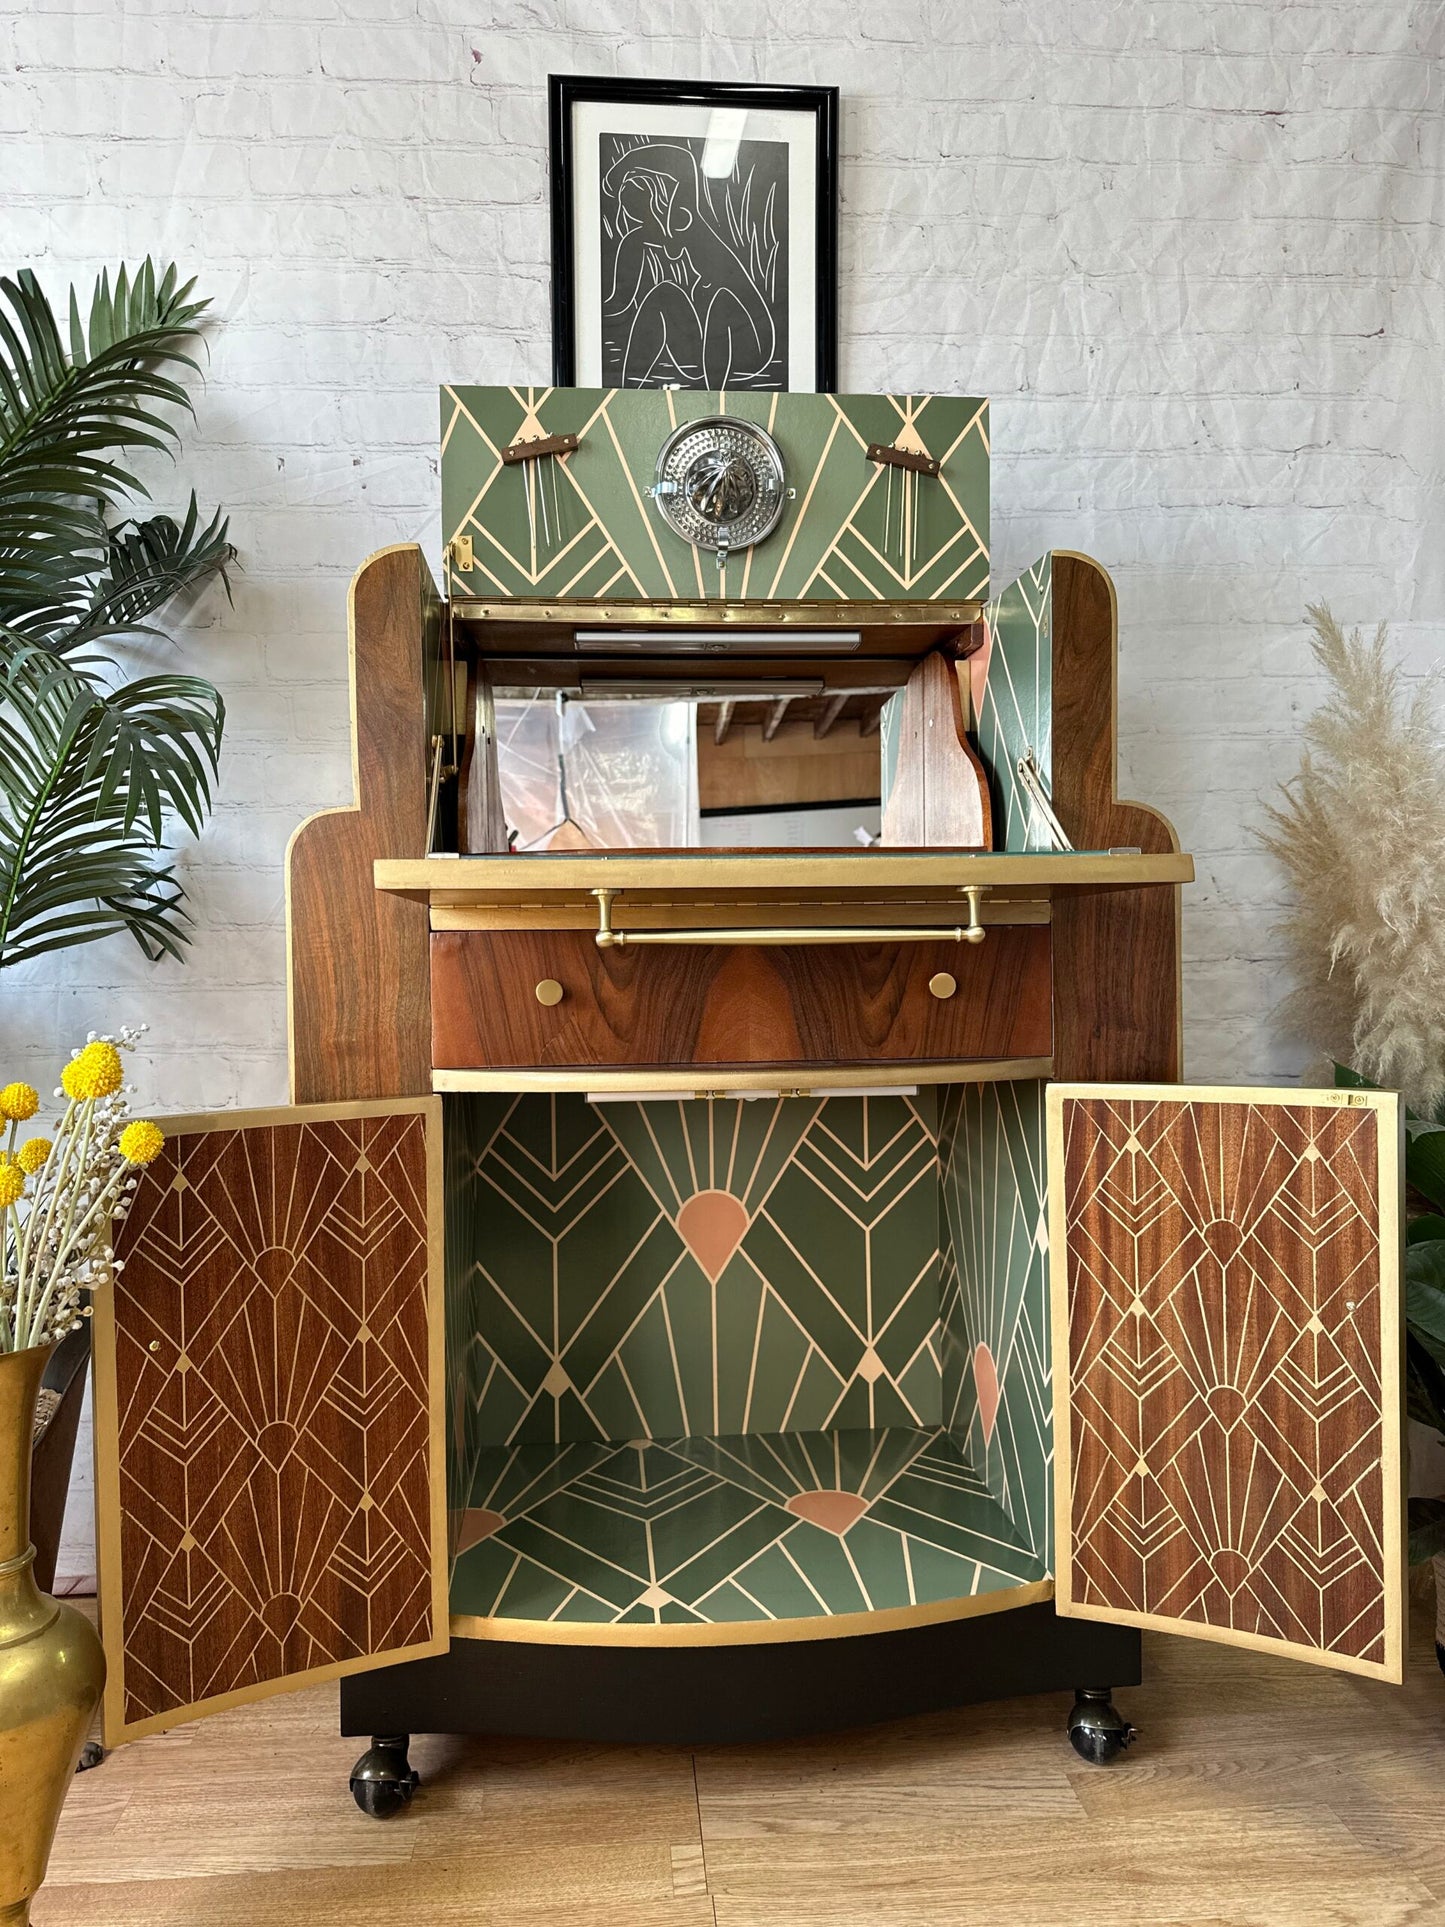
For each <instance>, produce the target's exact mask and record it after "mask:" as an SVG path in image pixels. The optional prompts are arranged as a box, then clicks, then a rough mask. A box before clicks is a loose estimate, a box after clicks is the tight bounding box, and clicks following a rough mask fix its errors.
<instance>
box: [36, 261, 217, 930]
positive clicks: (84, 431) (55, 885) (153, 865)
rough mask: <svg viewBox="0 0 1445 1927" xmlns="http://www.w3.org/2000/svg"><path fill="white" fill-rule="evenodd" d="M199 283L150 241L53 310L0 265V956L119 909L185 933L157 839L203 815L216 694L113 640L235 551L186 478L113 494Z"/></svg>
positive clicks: (158, 404)
mask: <svg viewBox="0 0 1445 1927" xmlns="http://www.w3.org/2000/svg"><path fill="white" fill-rule="evenodd" d="M193 287H194V283H193V282H186V283H184V284H181V283H180V282H179V281H178V279H177V276H176V271H175V269H174V268H166V269H164V270H161V271H157V270H156V269H155V268H154V267H153V266H152V264H151V262H150V261H149V260H147V261H146V262H145V263H143V265H142V266H141V268H140V269H139V270H138V271H137V272H136V273H135V275H134V276H131V275H129V274H128V273H127V271H126V270H125V269H124V268H122V269H121V270H120V271H119V273H118V274H117V276H116V278H115V282H114V285H113V286H112V283H111V280H110V277H109V275H108V274H102V275H101V276H100V278H99V279H98V281H97V282H96V284H95V289H94V292H93V294H92V296H91V300H90V303H89V307H88V312H87V315H86V317H85V318H84V319H82V314H81V307H80V303H79V302H78V300H77V298H76V294H75V290H74V289H73V288H72V289H71V291H70V302H69V317H68V325H67V326H66V327H64V328H62V326H61V323H60V321H59V319H58V318H57V316H56V314H55V312H54V310H53V308H52V307H51V304H50V302H49V301H48V299H47V298H46V296H45V294H44V291H43V290H42V289H41V287H40V286H39V284H38V282H37V281H36V279H35V277H34V276H33V275H32V274H29V273H21V274H20V275H19V276H18V277H17V278H16V279H14V280H9V279H0V805H3V807H0V966H4V965H8V964H12V963H19V962H21V961H23V960H24V959H26V958H30V957H35V956H40V955H43V954H44V953H45V952H47V951H51V950H56V949H60V948H63V947H67V946H70V945H73V944H82V943H93V942H95V941H97V940H98V939H99V938H102V937H106V936H109V935H110V934H111V933H112V932H113V931H117V930H128V931H129V932H130V933H131V935H132V936H133V937H134V938H135V940H136V941H137V943H139V944H140V946H141V948H142V949H143V950H144V951H145V952H146V954H147V955H148V956H150V957H159V956H160V955H161V954H163V953H167V952H168V953H170V954H171V955H173V956H179V955H180V952H181V946H182V945H183V944H184V943H185V942H186V917H185V912H184V909H183V907H182V892H181V889H180V887H179V885H178V883H177V881H176V878H175V874H174V871H173V870H172V868H171V866H170V864H169V863H168V862H167V860H166V856H165V850H166V841H167V837H168V833H169V829H170V825H171V823H172V822H173V821H175V820H178V821H179V822H181V823H183V824H184V825H185V826H186V827H187V828H188V829H189V830H191V831H192V832H195V831H199V829H200V828H201V825H202V823H203V822H204V820H205V815H206V811H207V810H208V808H209V806H210V800H211V783H212V779H213V778H214V776H215V773H216V768H217V760H218V757H219V754H220V746H221V732H222V728H223V725H224V718H225V706H224V704H223V702H222V700H221V697H220V694H219V692H218V691H217V690H216V689H214V688H213V687H212V685H211V684H210V683H208V682H204V681H202V680H201V679H200V678H198V677H195V676H177V675H157V676H143V677H139V678H137V679H135V680H132V681H127V680H125V679H124V678H123V677H122V676H121V675H120V674H119V673H118V672H117V670H116V668H115V665H114V663H113V661H112V659H111V657H110V656H109V654H107V653H106V652H107V651H109V650H110V649H112V648H113V646H114V645H115V644H116V643H118V642H121V641H125V642H135V641H136V640H145V639H150V638H154V637H155V636H156V635H157V633H158V631H157V629H156V627H155V620H156V618H157V617H158V616H159V615H160V613H161V612H162V611H163V610H164V609H165V608H166V607H167V606H168V605H169V604H171V603H172V602H173V601H174V600H175V599H176V598H177V597H178V596H180V595H182V594H183V593H185V592H188V591H192V590H194V589H195V588H196V587H197V585H199V584H201V583H203V582H205V581H206V580H208V579H209V578H210V577H211V576H214V575H217V574H219V575H220V576H221V577H222V579H223V580H225V571H226V568H227V565H228V564H229V563H230V562H231V561H232V560H233V558H234V555H235V551H234V550H233V549H232V547H231V544H230V541H229V538H228V535H227V525H226V522H225V520H224V518H223V517H222V516H220V515H219V514H217V515H214V516H212V517H211V518H210V519H209V520H207V519H206V518H205V517H203V516H202V514H201V511H200V509H199V508H198V506H197V503H196V498H195V495H194V494H192V496H191V499H190V505H189V507H188V508H187V510H186V512H185V514H184V515H183V517H182V518H181V520H180V521H179V522H177V521H175V520H173V519H172V518H171V517H170V516H167V515H151V516H147V517H143V518H136V517H132V516H129V515H127V514H125V512H124V505H125V504H126V503H127V502H128V501H129V499H130V498H133V497H135V496H143V495H144V494H145V490H144V487H143V485H142V483H141V482H140V480H139V478H138V477H137V476H136V475H135V474H134V473H133V472H132V471H131V470H130V468H129V467H128V466H126V464H127V463H128V462H129V461H130V459H131V458H132V457H133V455H135V454H136V453H138V452H140V451H144V450H157V449H169V448H173V447H174V446H175V445H176V444H177V442H178V439H179V438H178V434H177V431H176V428H175V425H174V421H173V420H172V417H173V416H174V415H175V413H176V412H177V411H179V410H182V409H186V408H188V407H189V402H188V400H187V396H186V391H185V389H184V388H183V387H182V386H181V384H180V382H179V381H178V380H177V379H176V375H177V373H178V372H179V371H182V370H185V369H193V368H194V367H195V365H196V364H195V361H194V359H193V356H192V353H191V350H192V348H193V347H194V345H195V343H196V340H197V338H198V336H199V333H200V327H201V320H202V317H203V315H204V313H205V310H206V307H207V305H208V304H207V303H206V302H205V301H197V300H194V299H193V298H192V289H193Z"/></svg>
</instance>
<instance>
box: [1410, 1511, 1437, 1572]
mask: <svg viewBox="0 0 1445 1927" xmlns="http://www.w3.org/2000/svg"><path fill="white" fill-rule="evenodd" d="M1441 1552H1445V1499H1411V1501H1410V1564H1411V1565H1412V1566H1418V1565H1420V1564H1421V1563H1422V1562H1423V1561H1424V1560H1426V1559H1433V1558H1434V1557H1435V1555H1436V1554H1437V1553H1441Z"/></svg>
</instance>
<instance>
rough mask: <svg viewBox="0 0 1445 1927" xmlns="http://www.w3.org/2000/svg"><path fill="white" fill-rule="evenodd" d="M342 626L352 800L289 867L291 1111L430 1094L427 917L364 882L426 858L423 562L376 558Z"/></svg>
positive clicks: (428, 587)
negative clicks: (347, 629) (381, 866)
mask: <svg viewBox="0 0 1445 1927" xmlns="http://www.w3.org/2000/svg"><path fill="white" fill-rule="evenodd" d="M350 623H351V693H352V755H353V774H354V785H355V800H354V802H353V803H352V804H351V805H350V806H349V807H347V808H344V809H337V810H323V811H321V812H320V813H319V814H318V815H316V816H313V817H310V818H308V819H307V821H306V822H304V823H303V824H301V826H300V827H299V828H298V830H297V831H296V834H295V835H294V836H293V837H292V839H291V847H290V849H289V850H288V851H287V856H286V920H287V975H288V1000H287V1007H288V1017H289V1023H290V1048H291V1095H292V1098H293V1099H294V1100H295V1101H296V1102H298V1103H313V1102H333V1101H336V1102H344V1101H348V1100H353V1099H364V1098H384V1097H404V1096H408V1095H418V1096H419V1095H421V1094H423V1093H424V1092H427V1091H429V1090H430V1089H431V1006H430V994H429V982H428V973H427V924H428V920H427V910H426V905H425V904H421V903H410V902H407V901H405V900H404V899H402V898H400V897H394V896H387V895H383V894H381V893H379V892H378V891H377V889H376V886H375V882H374V878H373V871H372V865H373V864H374V862H375V860H376V858H377V857H408V856H423V855H425V854H426V827H427V793H426V792H427V735H428V728H429V724H428V715H429V712H430V711H433V710H436V709H437V708H438V697H437V689H438V686H439V681H440V679H439V672H438V667H437V652H438V649H439V646H440V637H441V611H440V604H439V603H438V601H437V596H436V590H435V588H434V587H433V586H432V581H431V577H430V575H429V574H428V573H427V568H426V564H425V563H424V562H423V560H422V555H421V551H420V549H417V548H415V547H412V546H406V547H401V548H395V549H384V550H382V551H381V553H380V554H379V555H375V556H373V557H372V558H371V560H370V561H369V562H367V563H366V564H365V566H364V567H363V568H362V569H360V570H359V571H358V573H357V576H356V579H355V581H354V582H353V583H352V587H351V605H350Z"/></svg>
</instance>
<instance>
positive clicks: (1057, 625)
mask: <svg viewBox="0 0 1445 1927" xmlns="http://www.w3.org/2000/svg"><path fill="white" fill-rule="evenodd" d="M1053 638H1054V641H1053V713H1054V735H1053V804H1054V810H1055V812H1056V813H1057V815H1058V817H1059V820H1060V821H1061V822H1062V824H1063V826H1064V828H1065V829H1066V830H1067V831H1068V833H1069V836H1070V838H1071V839H1072V841H1073V844H1074V847H1075V848H1076V849H1079V850H1099V849H1113V848H1119V847H1125V848H1127V847H1130V846H1136V847H1137V848H1139V849H1140V850H1142V851H1143V852H1144V853H1145V854H1146V855H1150V854H1160V853H1164V852H1168V851H1172V850H1177V849H1178V847H1179V842H1178V838H1177V837H1176V836H1175V834H1174V830H1173V828H1172V826H1171V825H1170V824H1169V822H1168V821H1167V820H1166V819H1165V818H1164V817H1162V816H1161V815H1160V814H1159V812H1158V811H1157V810H1151V809H1148V808H1146V807H1145V806H1144V805H1143V804H1141V803H1128V802H1121V801H1120V800H1119V799H1118V797H1117V795H1116V794H1115V781H1116V775H1115V772H1116V767H1117V754H1118V751H1117V723H1116V714H1115V711H1116V700H1117V698H1116V676H1117V650H1118V619H1117V610H1116V606H1115V601H1114V585H1113V583H1112V582H1111V581H1110V580H1109V577H1108V575H1107V574H1106V573H1105V572H1104V570H1103V569H1101V568H1100V567H1099V565H1098V563H1097V562H1092V561H1090V560H1089V559H1088V557H1087V556H1082V555H1066V554H1063V553H1057V552H1056V553H1055V555H1054V558H1053ZM1179 997H1180V987H1179V890H1178V887H1177V886H1176V885H1172V884H1162V885H1152V886H1150V887H1147V888H1144V889H1131V890H1099V891H1087V890H1079V891H1061V892H1060V893H1059V895H1058V897H1057V899H1056V901H1055V904H1054V1068H1055V1073H1056V1075H1057V1076H1059V1077H1061V1078H1065V1077H1070V1078H1081V1079H1082V1078H1117V1079H1122V1080H1132V1079H1140V1078H1151V1077H1153V1078H1162V1079H1165V1080H1166V1081H1173V1080H1175V1079H1177V1078H1178V1077H1179V1076H1180V1075H1181V1055H1182V1053H1181V1036H1180V1031H1181V1020H1180V1003H1179Z"/></svg>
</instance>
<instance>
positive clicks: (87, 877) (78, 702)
mask: <svg viewBox="0 0 1445 1927" xmlns="http://www.w3.org/2000/svg"><path fill="white" fill-rule="evenodd" d="M224 720H225V709H224V705H223V703H222V700H221V697H220V695H219V693H218V692H217V691H216V690H214V689H213V688H212V687H211V686H210V684H209V683H206V682H202V681H201V680H200V679H198V678H196V677H193V676H152V677H145V678H142V679H141V680H139V681H137V682H133V683H129V684H126V685H124V686H122V687H121V688H118V689H109V688H107V687H106V686H105V685H104V684H103V683H102V682H100V681H99V680H98V678H96V677H95V676H94V675H92V674H90V673H88V670H87V668H86V667H85V666H82V665H78V664H77V663H76V662H74V661H68V660H65V659H63V658H59V657H57V656H55V655H53V654H51V653H50V652H49V651H47V650H45V649H42V648H40V647H38V646H37V645H35V644H34V643H31V642H28V641H27V640H25V639H24V638H23V637H19V636H16V635H14V634H13V633H12V634H5V635H3V636H0V794H3V795H4V797H5V800H6V803H7V810H6V813H5V815H4V817H3V818H0V966H4V965H6V964H11V963H18V962H21V961H22V960H23V959H25V958H27V957H33V956H39V955H42V954H43V953H44V952H46V951H49V950H56V949H60V948H62V947H65V946H68V945H72V944H77V943H89V942H93V941H95V940H96V939H98V938H100V937H105V936H109V935H110V934H111V933H112V932H114V931H116V930H122V929H124V930H129V931H130V932H131V934H132V936H133V937H134V938H135V939H136V941H137V942H138V943H139V944H140V946H141V948H142V949H143V950H144V951H145V952H146V954H147V955H148V956H152V957H154V956H158V955H160V954H161V953H163V952H167V951H168V952H170V953H171V954H173V955H178V954H179V952H180V946H181V945H183V944H184V943H185V942H186V940H187V938H186V930H185V924H186V917H185V913H184V911H183V910H182V908H181V901H180V890H179V886H178V885H177V884H176V883H175V880H174V875H173V872H172V871H171V869H170V867H169V865H168V864H166V863H165V862H164V861H163V860H162V846H163V839H164V836H165V833H166V829H167V826H168V823H169V821H170V820H172V819H175V818H179V820H180V821H181V822H182V823H184V824H185V825H186V827H187V828H189V829H191V830H192V831H197V830H199V829H200V827H201V824H202V822H203V820H204V818H205V814H206V811H207V809H208V808H209V805H210V800H211V785H212V781H213V779H214V776H215V773H216V768H217V762H218V758H219V754H220V744H221V732H222V728H223V725H224Z"/></svg>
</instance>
